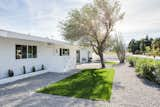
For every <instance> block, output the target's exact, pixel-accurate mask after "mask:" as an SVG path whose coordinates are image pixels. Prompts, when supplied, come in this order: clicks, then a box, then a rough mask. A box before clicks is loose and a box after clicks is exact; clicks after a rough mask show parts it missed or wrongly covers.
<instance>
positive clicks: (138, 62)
mask: <svg viewBox="0 0 160 107" xmlns="http://www.w3.org/2000/svg"><path fill="white" fill-rule="evenodd" d="M128 62H129V64H130V66H132V67H135V68H136V69H135V71H136V72H137V73H138V75H140V76H142V77H144V78H146V79H148V80H151V81H155V82H157V83H159V84H160V61H155V60H153V59H148V58H138V57H128Z"/></svg>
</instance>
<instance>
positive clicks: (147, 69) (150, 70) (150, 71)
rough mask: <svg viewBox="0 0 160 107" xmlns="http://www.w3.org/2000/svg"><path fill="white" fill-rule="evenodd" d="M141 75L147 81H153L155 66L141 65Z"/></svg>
mask: <svg viewBox="0 0 160 107" xmlns="http://www.w3.org/2000/svg"><path fill="white" fill-rule="evenodd" d="M141 69H142V75H143V77H145V78H146V79H148V80H151V81H155V66H154V65H153V64H151V63H148V62H147V63H144V64H142V65H141Z"/></svg>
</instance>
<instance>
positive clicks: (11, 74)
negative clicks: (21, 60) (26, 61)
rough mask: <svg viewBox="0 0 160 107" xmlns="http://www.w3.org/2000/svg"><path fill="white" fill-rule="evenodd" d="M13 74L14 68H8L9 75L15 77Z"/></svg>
mask: <svg viewBox="0 0 160 107" xmlns="http://www.w3.org/2000/svg"><path fill="white" fill-rule="evenodd" d="M13 76H14V72H13V70H11V69H9V70H8V77H13Z"/></svg>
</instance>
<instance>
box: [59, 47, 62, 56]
mask: <svg viewBox="0 0 160 107" xmlns="http://www.w3.org/2000/svg"><path fill="white" fill-rule="evenodd" d="M59 51H60V52H59V55H60V56H62V48H60V50H59Z"/></svg>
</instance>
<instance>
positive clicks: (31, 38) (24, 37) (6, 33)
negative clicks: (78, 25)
mask: <svg viewBox="0 0 160 107" xmlns="http://www.w3.org/2000/svg"><path fill="white" fill-rule="evenodd" d="M0 37H3V38H10V39H21V40H29V41H37V42H46V43H51V44H59V45H72V44H70V43H67V42H63V41H58V40H54V39H49V38H45V37H38V36H33V35H27V34H22V33H17V32H12V31H7V30H2V29H0Z"/></svg>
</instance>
